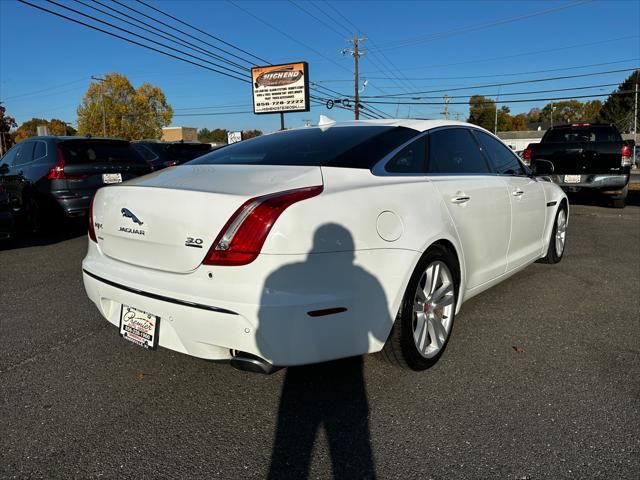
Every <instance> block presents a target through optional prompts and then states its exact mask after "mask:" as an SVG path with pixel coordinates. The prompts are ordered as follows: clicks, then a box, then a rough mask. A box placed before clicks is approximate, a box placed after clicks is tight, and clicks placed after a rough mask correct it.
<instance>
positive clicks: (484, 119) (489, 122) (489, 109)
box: [467, 95, 496, 131]
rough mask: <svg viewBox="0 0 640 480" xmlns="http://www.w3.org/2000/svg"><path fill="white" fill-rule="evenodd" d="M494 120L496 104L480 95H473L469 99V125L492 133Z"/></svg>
mask: <svg viewBox="0 0 640 480" xmlns="http://www.w3.org/2000/svg"><path fill="white" fill-rule="evenodd" d="M495 118H496V104H495V102H494V101H493V100H490V99H488V98H486V97H484V96H482V95H473V96H472V97H471V98H470V99H469V119H468V120H467V121H468V122H469V123H473V124H475V125H479V126H481V127H483V128H486V129H487V130H491V131H493V127H494V124H495Z"/></svg>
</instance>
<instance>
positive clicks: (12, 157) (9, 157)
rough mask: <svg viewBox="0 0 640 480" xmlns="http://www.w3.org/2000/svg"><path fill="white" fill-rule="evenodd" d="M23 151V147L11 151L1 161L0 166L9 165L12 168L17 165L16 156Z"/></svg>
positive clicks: (19, 146)
mask: <svg viewBox="0 0 640 480" xmlns="http://www.w3.org/2000/svg"><path fill="white" fill-rule="evenodd" d="M20 150H22V145H16V146H14V147H13V148H12V149H11V150H9V151H8V152H7V153H6V154H5V156H4V157H2V159H1V160H0V165H2V164H5V163H6V164H7V165H9V166H10V167H12V166H13V164H14V163H15V159H16V156H17V155H18V153H19V152H20Z"/></svg>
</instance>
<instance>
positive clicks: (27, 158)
mask: <svg viewBox="0 0 640 480" xmlns="http://www.w3.org/2000/svg"><path fill="white" fill-rule="evenodd" d="M34 146H35V145H34V143H33V142H24V143H23V144H22V148H21V149H20V150H19V151H18V153H17V154H16V158H15V160H14V161H13V166H14V167H20V166H22V165H24V164H26V163H30V162H31V161H32V160H33V147H34Z"/></svg>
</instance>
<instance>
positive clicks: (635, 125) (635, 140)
mask: <svg viewBox="0 0 640 480" xmlns="http://www.w3.org/2000/svg"><path fill="white" fill-rule="evenodd" d="M636 77H637V76H636ZM637 148H638V81H637V80H636V101H635V108H634V109H633V161H632V162H631V163H632V164H635V163H636V158H638V157H636V152H637Z"/></svg>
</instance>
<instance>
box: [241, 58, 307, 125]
mask: <svg viewBox="0 0 640 480" xmlns="http://www.w3.org/2000/svg"><path fill="white" fill-rule="evenodd" d="M251 83H252V84H253V112H254V113H258V114H260V113H286V112H308V111H309V108H310V105H309V64H308V63H307V62H298V63H288V64H286V65H271V66H268V67H254V68H252V69H251Z"/></svg>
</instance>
